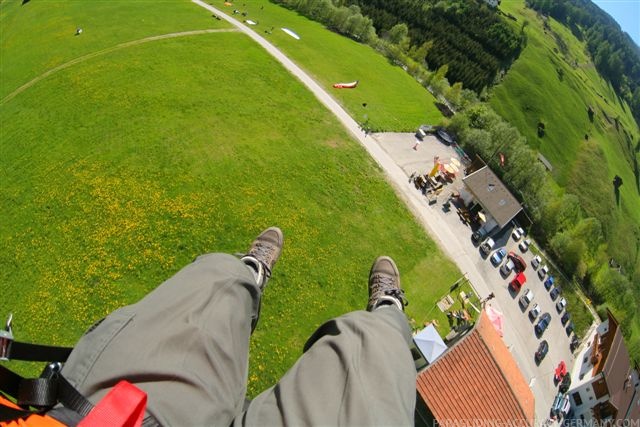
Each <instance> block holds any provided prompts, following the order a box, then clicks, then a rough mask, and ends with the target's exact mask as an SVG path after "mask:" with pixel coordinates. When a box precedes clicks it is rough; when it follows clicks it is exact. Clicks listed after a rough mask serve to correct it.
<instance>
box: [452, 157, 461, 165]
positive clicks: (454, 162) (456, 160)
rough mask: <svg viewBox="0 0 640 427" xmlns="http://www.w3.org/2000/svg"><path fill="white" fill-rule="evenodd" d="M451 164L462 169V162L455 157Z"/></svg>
mask: <svg viewBox="0 0 640 427" xmlns="http://www.w3.org/2000/svg"><path fill="white" fill-rule="evenodd" d="M451 163H453V164H454V165H456V166H457V167H460V160H458V159H456V158H455V157H452V158H451Z"/></svg>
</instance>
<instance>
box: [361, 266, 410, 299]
mask: <svg viewBox="0 0 640 427" xmlns="http://www.w3.org/2000/svg"><path fill="white" fill-rule="evenodd" d="M392 304H393V305H395V306H396V307H398V308H399V309H400V310H401V311H404V307H405V306H406V305H408V304H409V302H408V301H407V300H406V298H405V297H404V291H403V290H402V289H400V273H399V272H398V267H396V263H395V262H393V260H392V259H391V258H389V257H388V256H381V257H378V258H377V259H376V260H375V261H374V262H373V265H372V266H371V271H370V272H369V303H368V304H367V311H373V310H375V309H376V308H378V307H380V306H382V305H392Z"/></svg>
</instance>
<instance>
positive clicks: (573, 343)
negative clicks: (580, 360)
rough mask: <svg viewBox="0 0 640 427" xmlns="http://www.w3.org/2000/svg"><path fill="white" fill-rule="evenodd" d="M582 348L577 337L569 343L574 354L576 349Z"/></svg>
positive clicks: (573, 337) (572, 338)
mask: <svg viewBox="0 0 640 427" xmlns="http://www.w3.org/2000/svg"><path fill="white" fill-rule="evenodd" d="M579 346H580V340H579V339H578V337H577V336H575V335H574V336H572V337H571V342H570V343H569V350H571V352H572V353H573V352H574V351H576V348H578V347H579Z"/></svg>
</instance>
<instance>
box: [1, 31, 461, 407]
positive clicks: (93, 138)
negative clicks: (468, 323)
mask: <svg viewBox="0 0 640 427" xmlns="http://www.w3.org/2000/svg"><path fill="white" fill-rule="evenodd" d="M0 121H1V122H2V124H3V126H2V127H1V128H0V141H1V153H2V155H1V156H0V177H1V179H2V182H3V185H2V186H1V187H0V206H1V207H0V217H2V221H1V222H0V242H1V243H0V245H1V246H2V247H3V248H4V250H3V251H0V265H2V266H3V268H2V269H1V271H0V282H1V283H2V284H3V285H2V286H3V295H4V297H3V298H2V300H0V313H5V314H6V313H8V312H9V311H11V312H13V313H14V314H15V318H16V331H15V332H16V335H17V336H18V337H19V339H21V340H26V341H37V342H49V343H57V344H66V345H72V344H73V343H74V342H75V341H76V340H77V339H78V338H79V336H80V335H81V334H82V332H83V331H84V330H85V329H86V328H87V327H88V326H89V325H90V324H91V323H92V322H94V321H95V320H97V319H99V318H101V317H102V316H104V315H105V314H107V313H109V312H110V311H111V310H113V309H115V308H117V307H118V306H120V305H122V304H128V303H132V302H135V301H137V300H138V299H139V298H141V297H142V296H144V295H145V294H146V293H147V292H149V291H150V290H151V289H153V288H154V287H155V286H157V285H158V284H159V283H161V282H162V281H163V280H165V279H167V278H168V277H169V276H170V275H172V274H173V273H174V272H176V271H177V270H179V269H180V268H181V267H182V266H184V265H186V264H187V263H189V262H191V261H192V260H193V259H194V257H195V256H197V255H198V254H201V253H205V252H210V251H222V252H232V253H233V252H239V251H243V250H246V248H247V247H248V245H249V243H250V242H251V240H252V239H253V238H254V237H255V236H256V235H257V233H259V232H260V231H261V230H262V229H263V228H265V227H267V226H269V225H273V224H277V225H279V226H280V227H282V229H283V230H284V233H285V236H286V241H285V249H284V252H283V255H282V258H281V261H280V262H279V264H278V266H277V268H276V269H275V271H274V276H273V280H272V281H271V282H270V284H269V288H268V289H267V291H266V293H265V296H264V301H263V310H262V318H261V322H260V325H259V326H258V329H257V331H256V333H255V334H254V336H253V338H252V352H251V358H252V359H251V372H250V385H249V390H250V395H255V394H256V393H257V392H259V391H261V390H262V389H264V388H265V387H267V386H270V385H272V384H273V383H274V382H275V381H276V380H277V379H278V378H279V377H280V376H281V375H282V374H283V373H284V372H285V371H286V370H287V369H288V368H289V367H290V366H291V365H292V363H293V362H294V361H295V360H296V359H297V357H298V356H299V355H300V352H301V349H302V345H303V343H304V342H305V340H306V339H307V338H308V336H309V334H310V333H311V332H312V331H313V330H314V329H315V328H316V327H317V326H319V325H320V324H321V323H322V322H323V321H325V320H327V319H329V318H331V317H333V316H337V315H340V314H342V313H344V312H347V311H350V310H354V309H360V308H363V307H365V306H366V300H367V277H368V273H369V268H370V266H371V262H372V261H373V260H374V258H375V257H376V256H378V255H381V254H387V255H390V256H392V257H393V258H394V259H395V260H396V261H397V263H398V266H399V268H400V270H401V272H402V274H403V286H404V287H405V288H406V289H407V293H408V294H409V297H410V298H412V299H413V301H412V304H411V305H410V306H409V307H408V314H409V316H411V317H413V318H415V319H417V320H418V321H421V320H422V319H423V318H424V317H425V313H426V312H427V311H428V310H430V309H431V307H432V306H433V303H434V301H432V300H430V298H431V297H430V295H438V296H441V295H442V294H443V293H444V292H446V290H447V289H448V286H449V285H450V284H451V283H452V282H453V281H454V280H455V279H456V278H457V277H458V276H459V272H458V271H457V270H456V268H455V267H454V265H453V264H452V263H451V262H450V261H449V260H447V259H445V258H444V257H443V255H442V254H441V253H440V252H439V250H438V249H437V248H436V246H435V244H434V243H433V242H432V241H431V240H429V239H428V238H427V237H425V231H424V230H423V229H422V228H421V227H420V226H419V225H418V224H417V223H416V222H415V219H414V218H413V216H412V215H411V214H410V213H409V211H408V210H407V209H406V207H405V206H404V205H403V203H402V202H401V201H400V200H398V198H397V197H396V195H395V194H394V192H393V191H392V189H391V188H390V186H389V185H388V184H387V183H386V181H385V179H384V177H383V174H382V173H381V171H380V170H379V169H378V168H377V167H376V166H375V164H374V163H373V161H372V160H371V159H370V158H369V157H368V156H367V155H366V153H365V152H364V150H363V149H362V148H361V147H360V146H359V145H358V144H356V143H355V142H354V141H352V140H351V139H350V138H349V137H348V135H347V134H346V132H345V131H344V130H343V129H342V128H341V127H340V126H339V125H338V124H337V122H336V121H335V119H334V118H333V116H332V115H331V114H330V113H329V112H327V111H326V110H325V109H324V108H323V107H321V106H320V105H319V104H318V102H317V101H316V100H315V98H314V97H313V96H312V95H311V94H310V93H309V92H307V91H306V89H304V88H303V87H302V85H301V84H299V83H298V82H297V81H296V80H295V79H292V78H291V76H290V75H288V74H287V73H286V72H285V71H284V69H283V68H282V67H281V66H280V65H279V64H277V63H276V62H275V61H274V60H273V59H272V58H270V57H268V56H267V54H266V53H265V52H264V51H263V50H262V49H261V48H259V47H257V46H256V45H255V44H254V43H253V42H251V41H250V40H249V39H248V38H247V37H246V36H244V35H242V34H240V33H217V34H206V35H198V36H192V37H184V38H179V39H166V40H159V41H156V42H150V43H146V44H142V45H137V46H132V47H130V48H128V49H124V50H119V51H115V52H112V53H109V54H107V55H103V56H100V57H96V58H94V59H92V60H90V61H86V62H83V63H81V64H77V65H75V66H73V67H71V68H68V69H65V70H62V71H60V72H59V73H56V74H55V75H52V76H51V77H49V78H47V79H45V80H43V81H41V82H40V83H38V84H37V85H35V86H33V87H31V88H30V89H29V90H27V91H25V92H23V93H21V94H20V95H18V96H16V97H15V98H13V99H12V100H11V101H10V102H8V103H6V104H5V105H3V108H2V109H1V110H0ZM441 332H443V333H446V330H445V331H441ZM24 369H25V370H27V371H28V370H29V368H24ZM30 373H31V374H37V373H38V371H37V370H36V369H35V368H33V370H32V371H31V372H30Z"/></svg>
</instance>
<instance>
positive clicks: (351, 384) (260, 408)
mask: <svg viewBox="0 0 640 427" xmlns="http://www.w3.org/2000/svg"><path fill="white" fill-rule="evenodd" d="M282 245H283V234H282V232H281V230H280V229H279V228H277V227H271V228H268V229H266V230H265V231H263V232H262V233H261V234H260V235H259V236H258V237H257V238H256V239H255V240H254V241H253V243H252V245H251V247H250V248H249V250H248V252H247V254H246V255H244V256H242V257H241V258H239V259H238V258H236V257H234V256H231V255H228V254H221V253H213V254H208V255H203V256H200V257H198V258H197V259H196V260H195V261H194V262H193V263H192V264H190V265H188V266H186V267H184V268H183V269H182V270H180V271H179V272H178V273H176V274H175V275H174V276H173V277H171V278H170V279H169V280H167V281H166V282H164V283H163V284H161V285H160V286H159V287H158V288H156V289H155V290H154V291H152V292H151V293H149V294H148V295H147V296H145V297H144V298H143V299H142V300H141V301H139V302H138V303H136V304H133V305H130V306H126V307H123V308H120V309H118V310H116V311H115V312H113V313H111V314H110V315H108V316H107V317H106V318H105V319H104V320H103V321H101V322H99V323H98V324H97V325H94V327H92V328H91V329H90V330H89V332H87V333H86V334H85V335H84V336H83V337H82V338H81V339H80V341H79V342H78V344H77V345H76V346H75V348H74V349H73V351H72V353H71V355H70V357H69V359H68V361H67V363H66V364H65V366H64V368H63V370H62V375H63V377H64V378H66V380H67V381H68V382H69V383H71V384H72V385H73V386H74V387H75V388H76V389H77V390H78V391H79V392H80V393H81V394H82V395H83V396H85V397H86V399H88V400H89V401H90V402H91V404H93V405H98V406H96V408H99V407H100V403H101V402H102V401H104V400H106V398H105V395H107V396H108V393H109V391H110V390H111V389H112V388H114V386H116V384H118V382H120V381H121V380H123V379H124V380H127V381H128V382H130V383H132V384H133V385H134V386H135V387H136V388H137V389H139V390H142V391H143V392H144V393H145V394H146V397H147V405H146V412H145V413H144V423H143V425H146V426H153V425H170V426H203V425H223V426H229V425H261V426H262V425H268V426H276V425H294V426H298V425H313V426H315V425H332V426H338V425H394V426H400V425H413V420H414V418H413V417H414V409H415V399H416V392H415V384H416V369H415V364H414V361H413V357H412V355H411V351H410V350H409V348H410V344H411V340H412V338H411V329H410V327H409V324H408V322H407V318H406V316H405V314H404V307H405V305H406V304H407V301H406V299H405V297H404V292H403V290H402V289H401V287H400V275H399V272H398V268H397V266H396V264H395V262H394V261H393V260H392V259H391V258H389V257H386V256H382V257H379V258H377V259H376V260H375V261H374V263H373V265H372V267H371V270H370V273H369V284H368V285H369V300H368V303H367V306H366V311H365V310H362V311H355V312H351V313H348V314H345V315H343V316H340V317H338V318H335V319H332V320H329V321H328V322H326V323H325V324H323V325H322V326H320V327H319V328H318V329H317V330H316V331H315V332H314V333H313V335H312V336H311V337H310V338H309V340H308V341H307V343H306V344H305V346H304V349H303V354H302V355H301V356H300V358H299V359H298V361H297V362H296V363H295V364H294V365H293V367H292V368H291V369H289V371H288V372H287V373H285V374H284V376H283V377H282V378H281V379H280V380H279V381H278V383H277V384H275V385H274V386H273V387H271V388H269V389H267V390H265V391H264V392H262V393H261V394H259V395H258V396H257V397H256V398H255V399H253V400H252V401H246V400H245V394H246V384H247V376H248V354H249V339H250V336H251V334H252V332H253V330H254V329H255V327H256V325H257V323H258V319H259V316H260V307H261V303H260V301H261V297H262V293H263V292H264V291H265V288H266V286H267V283H268V281H269V279H270V278H271V275H272V269H273V267H274V265H275V263H276V261H277V260H278V258H279V257H280V254H281V251H282ZM48 415H49V416H50V417H52V418H54V419H56V420H58V421H60V422H62V423H63V424H64V425H75V424H77V423H78V422H81V420H82V417H83V416H82V415H80V414H77V413H76V412H74V411H72V410H70V409H67V408H64V407H57V408H54V409H53V410H51V411H49V413H48ZM88 417H91V412H89V415H88ZM137 421H138V424H136V425H140V424H139V423H140V422H142V415H140V417H139V418H138V420H137Z"/></svg>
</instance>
